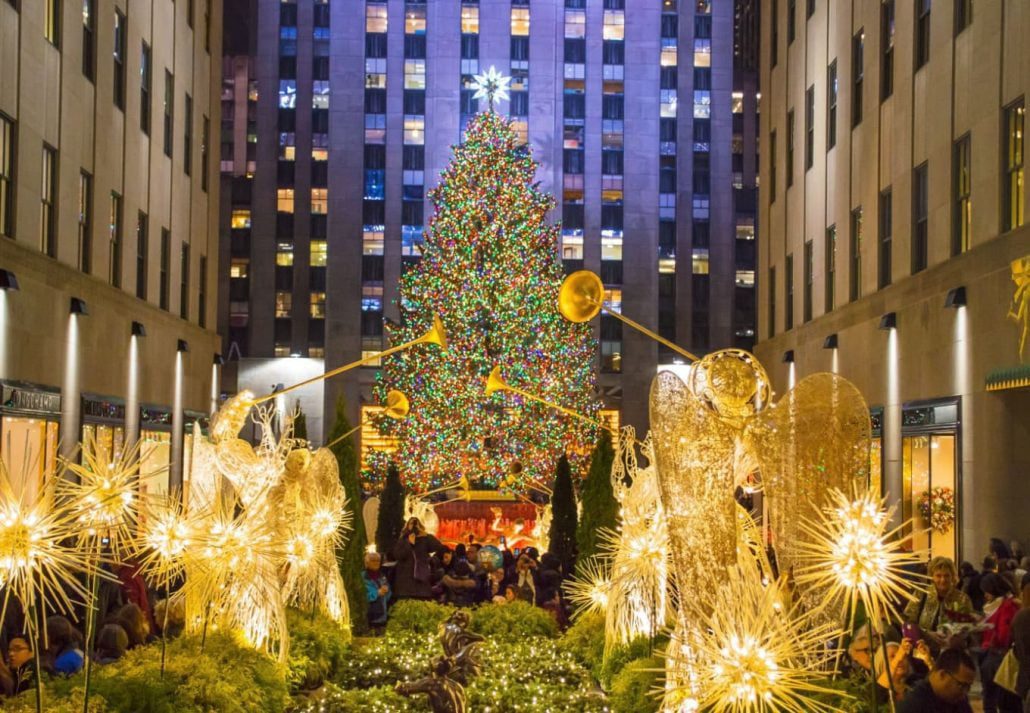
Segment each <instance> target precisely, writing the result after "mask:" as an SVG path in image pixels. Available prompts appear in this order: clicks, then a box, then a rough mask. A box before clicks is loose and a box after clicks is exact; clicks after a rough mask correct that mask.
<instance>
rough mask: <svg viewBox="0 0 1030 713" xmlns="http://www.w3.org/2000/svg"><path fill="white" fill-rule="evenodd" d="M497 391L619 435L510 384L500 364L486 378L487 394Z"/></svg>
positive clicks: (601, 424)
mask: <svg viewBox="0 0 1030 713" xmlns="http://www.w3.org/2000/svg"><path fill="white" fill-rule="evenodd" d="M590 274H593V273H590ZM562 289H564V288H562ZM595 314H596V313H595ZM497 391H510V392H512V393H513V394H518V395H519V396H523V397H525V398H527V399H529V400H530V401H538V402H540V403H542V404H543V405H544V406H547V407H549V408H553V409H554V410H555V411H560V412H561V413H564V414H566V415H567V416H572V417H573V418H578V419H579V420H580V421H586V422H587V423H589V424H590V425H591V426H597V427H598V428H603V429H604V430H606V431H608V432H609V433H611V434H613V435H614V436H615V437H616V438H618V437H619V430H618V429H617V428H612V427H611V426H609V425H607V424H605V423H602V422H600V421H595V420H594V419H592V418H590V417H589V416H584V415H583V414H581V413H579V412H578V411H573V410H572V409H570V408H567V407H565V406H562V405H561V404H556V403H554V402H553V401H548V400H547V399H545V398H542V397H540V396H537V395H536V394H533V393H530V392H529V391H525V390H523V389H520V388H518V387H517V386H512V385H511V384H509V383H508V382H507V381H505V380H504V377H503V376H501V367H500V366H495V367H494V368H493V370H491V371H490V376H488V377H487V378H486V395H487V396H490V395H492V394H493V393H495V392H497Z"/></svg>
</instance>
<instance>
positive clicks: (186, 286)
mask: <svg viewBox="0 0 1030 713" xmlns="http://www.w3.org/2000/svg"><path fill="white" fill-rule="evenodd" d="M179 278H180V279H179V316H180V317H182V318H183V319H189V318H190V246H189V245H187V244H186V243H183V245H182V252H181V253H180V258H179Z"/></svg>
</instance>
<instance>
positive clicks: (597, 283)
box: [558, 270, 698, 361]
mask: <svg viewBox="0 0 1030 713" xmlns="http://www.w3.org/2000/svg"><path fill="white" fill-rule="evenodd" d="M602 309H603V310H604V311H605V312H607V313H608V314H610V315H611V316H612V317H615V318H616V319H618V320H619V321H621V322H625V323H626V324H628V325H629V326H631V327H632V328H633V329H635V330H637V331H638V332H641V333H643V334H646V335H647V336H649V337H651V339H654V340H655V341H657V342H658V343H660V344H664V345H665V346H667V347H669V349H672V350H673V351H675V352H678V353H679V354H682V355H683V356H685V357H686V358H687V359H690V360H691V361H697V360H698V358H697V357H696V356H695V355H693V354H691V353H690V352H688V351H687V350H686V349H684V348H683V347H681V346H678V345H676V344H673V343H672V342H670V341H669V340H668V339H666V338H665V337H663V336H661V335H660V334H656V333H655V332H652V331H651V330H650V329H648V328H647V327H645V326H644V325H642V324H640V323H639V322H634V321H633V320H632V319H630V318H629V317H626V316H624V315H622V314H620V313H619V312H616V311H615V310H613V309H612V308H611V307H605V305H604V285H603V284H602V283H601V278H600V277H598V276H597V275H596V274H594V273H593V272H591V271H590V270H577V271H576V272H574V273H572V274H571V275H569V276H568V277H566V278H565V281H564V282H562V284H561V292H559V293H558V310H559V311H560V312H561V313H562V316H563V317H565V319H567V320H569V321H570V322H576V323H577V324H579V323H581V322H589V321H590V320H592V319H593V318H594V317H596V316H597V314H598V312H600V311H601V310H602Z"/></svg>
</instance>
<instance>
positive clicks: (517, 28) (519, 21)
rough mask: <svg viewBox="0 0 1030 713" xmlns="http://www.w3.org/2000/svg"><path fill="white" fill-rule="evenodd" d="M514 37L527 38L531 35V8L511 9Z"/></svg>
mask: <svg viewBox="0 0 1030 713" xmlns="http://www.w3.org/2000/svg"><path fill="white" fill-rule="evenodd" d="M511 34H512V37H525V36H526V35H528V34H529V8H528V7H513V8H512V9H511Z"/></svg>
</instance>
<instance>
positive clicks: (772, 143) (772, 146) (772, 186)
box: [769, 131, 776, 203]
mask: <svg viewBox="0 0 1030 713" xmlns="http://www.w3.org/2000/svg"><path fill="white" fill-rule="evenodd" d="M775 200H776V132H775V131H770V132H769V202H770V203H772V202H773V201H775Z"/></svg>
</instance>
